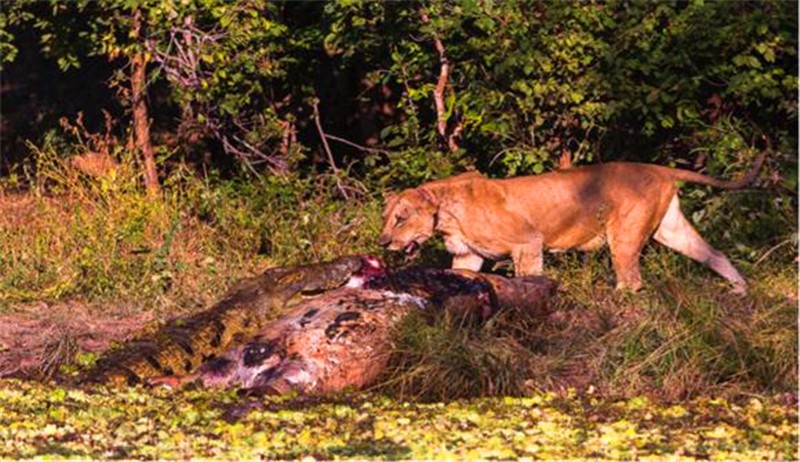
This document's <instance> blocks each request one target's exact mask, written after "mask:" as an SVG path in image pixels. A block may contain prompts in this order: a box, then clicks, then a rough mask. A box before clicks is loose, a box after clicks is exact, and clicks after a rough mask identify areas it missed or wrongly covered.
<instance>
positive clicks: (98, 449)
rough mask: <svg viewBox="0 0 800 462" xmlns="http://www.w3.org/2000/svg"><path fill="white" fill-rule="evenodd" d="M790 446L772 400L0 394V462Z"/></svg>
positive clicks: (772, 454)
mask: <svg viewBox="0 0 800 462" xmlns="http://www.w3.org/2000/svg"><path fill="white" fill-rule="evenodd" d="M797 444H798V425H797V409H796V407H795V405H792V404H787V403H785V402H782V401H781V400H780V399H778V398H765V397H761V398H755V397H754V398H751V399H749V400H745V401H741V402H730V401H726V400H722V399H717V400H715V399H708V398H701V399H695V400H691V401H687V402H683V403H680V404H672V405H669V404H658V403H655V402H652V401H649V400H647V399H645V398H634V399H628V400H618V401H615V400H609V399H599V398H595V397H592V396H576V395H575V394H574V393H573V394H570V393H567V394H565V395H563V396H558V397H557V396H554V395H552V394H540V395H534V396H530V397H525V398H489V399H478V400H470V401H455V402H451V403H449V404H442V403H437V404H419V403H406V402H398V401H393V400H391V399H388V398H385V397H382V396H378V395H374V394H362V395H359V396H357V397H356V396H352V395H339V396H336V397H330V398H326V399H323V400H316V399H308V398H302V397H299V398H298V397H282V398H272V397H271V398H261V399H255V398H246V397H239V396H237V395H236V394H235V393H233V392H210V391H198V390H188V391H179V392H176V391H169V390H163V389H157V390H146V391H145V390H143V389H141V388H138V387H136V388H127V389H121V390H111V389H105V388H99V389H94V390H90V391H85V390H78V389H70V388H59V387H53V386H46V385H41V384H37V383H34V382H25V381H17V380H4V381H2V382H0V457H3V458H36V457H41V458H55V459H63V458H82V459H86V458H134V459H153V458H167V459H173V458H214V459H254V458H268V459H284V458H291V459H296V458H316V459H338V458H357V459H406V458H412V459H511V458H531V459H552V458H557V459H573V458H580V459H585V458H598V459H640V460H641V459H659V460H662V459H709V458H710V459H715V460H720V459H724V460H730V459H737V460H743V459H748V460H752V459H768V460H796V459H797V456H798V454H797Z"/></svg>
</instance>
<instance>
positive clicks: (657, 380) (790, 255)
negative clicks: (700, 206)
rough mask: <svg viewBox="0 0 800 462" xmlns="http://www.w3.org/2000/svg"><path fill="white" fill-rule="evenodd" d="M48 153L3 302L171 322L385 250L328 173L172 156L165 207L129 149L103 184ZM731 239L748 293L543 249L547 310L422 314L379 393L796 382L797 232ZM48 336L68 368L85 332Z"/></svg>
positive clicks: (690, 265) (689, 391)
mask: <svg viewBox="0 0 800 462" xmlns="http://www.w3.org/2000/svg"><path fill="white" fill-rule="evenodd" d="M37 158H38V159H39V165H38V176H37V184H38V187H37V189H36V190H35V191H31V192H28V193H26V194H17V193H11V192H10V191H9V190H5V191H3V190H2V183H0V312H3V311H5V312H11V311H14V310H17V309H21V308H20V307H22V306H23V305H25V304H29V303H31V302H37V303H39V302H53V301H80V302H81V303H84V302H85V303H91V304H94V306H98V305H102V304H106V305H108V304H112V305H115V306H122V307H126V308H125V309H126V310H127V311H126V314H127V315H129V316H133V315H137V314H141V313H153V312H154V313H155V316H156V317H164V316H175V315H177V314H180V313H183V312H186V311H194V310H197V309H199V308H201V307H204V306H208V305H209V304H210V303H211V302H213V301H214V300H215V299H217V298H218V297H219V296H220V295H221V294H222V293H223V292H224V291H225V290H227V288H228V287H230V285H231V284H232V283H233V282H235V281H236V280H238V279H240V278H242V277H244V276H247V275H251V274H253V273H256V272H259V271H261V270H263V269H264V268H266V267H268V266H272V265H279V264H286V263H291V262H309V261H318V260H322V259H327V258H330V257H333V256H336V255H341V254H348V253H358V252H376V251H377V250H378V249H377V245H376V242H377V234H378V232H379V229H378V228H379V226H380V219H379V212H380V202H379V201H378V200H376V199H372V198H369V197H364V196H362V197H360V198H359V199H355V200H350V201H342V200H340V199H338V198H337V197H336V188H335V187H334V186H333V185H332V184H331V183H330V182H329V180H330V179H324V178H323V179H322V180H314V181H311V180H304V179H301V178H283V179H280V178H271V179H266V180H254V181H250V182H242V181H238V182H237V181H223V180H220V179H214V178H203V179H201V178H199V177H198V175H196V174H194V173H193V172H191V171H189V170H188V169H186V168H185V167H177V168H174V169H173V170H172V171H171V172H170V174H169V176H168V177H167V178H166V179H165V181H164V188H163V194H162V196H161V197H159V198H157V199H155V200H153V199H152V198H148V197H147V195H146V193H145V192H144V191H143V188H141V187H140V184H139V178H138V177H137V176H136V175H135V174H134V173H133V172H135V171H136V169H135V168H133V167H134V166H133V164H132V161H131V160H130V159H126V158H124V156H123V157H122V158H121V159H120V165H119V167H118V168H116V169H115V170H114V171H113V172H112V173H110V174H109V175H107V176H102V177H88V176H86V175H83V174H81V173H80V171H77V170H75V169H74V168H72V167H70V162H69V161H68V160H67V159H64V158H61V157H59V156H57V155H56V154H55V151H54V150H53V149H51V148H42V149H41V150H39V151H38V157H37ZM727 206H728V207H729V208H732V206H730V205H727ZM793 213H794V216H796V212H793ZM774 215H776V216H777V217H778V218H774V219H773V220H772V221H770V223H771V226H778V225H781V226H780V229H781V230H782V231H780V233H783V234H786V231H785V230H786V229H796V225H794V224H792V223H793V222H792V217H791V216H781V215H780V214H774ZM739 223H741V226H738V225H737V226H738V227H733V226H731V229H730V230H726V232H727V231H731V233H734V237H736V238H737V239H739V238H740V236H741V235H745V236H746V235H748V233H749V232H750V231H748V230H750V229H751V228H752V226H751V225H750V224H749V223H748V222H747V221H746V220H739ZM776 229H777V228H776ZM718 232H719V230H714V229H711V230H706V231H705V232H704V234H706V235H710V236H715V235H717V234H716V233H718ZM736 233H739V234H736ZM758 233H759V234H758V235H759V236H760V235H764V234H765V233H766V232H765V231H764V230H763V229H761V230H759V232H758ZM767 234H768V233H767ZM778 237H780V236H778ZM780 238H781V240H785V239H786V238H785V236H784V237H780ZM736 242H737V244H736V249H740V248H741V249H744V250H742V251H741V252H740V251H739V250H736V256H738V258H737V259H736V264H737V265H738V266H740V267H741V269H742V270H743V272H744V274H745V276H746V277H747V278H748V280H749V281H750V283H751V287H752V291H751V295H750V296H749V297H747V298H744V299H740V298H737V297H734V296H732V295H730V294H729V291H728V288H727V286H726V285H725V284H724V282H723V281H722V280H721V279H720V278H718V277H717V276H716V275H714V274H712V273H710V272H709V271H708V270H707V269H705V268H704V267H702V266H701V265H699V264H697V263H695V262H691V261H689V260H688V259H686V258H683V257H681V256H678V255H676V254H674V253H671V252H669V251H668V250H664V249H659V248H658V247H653V246H651V247H649V248H648V249H647V250H646V252H645V255H644V257H643V259H642V261H643V274H644V279H645V283H646V288H645V289H644V290H643V291H642V292H640V293H638V294H635V295H632V294H621V293H617V292H616V291H614V290H613V272H612V271H611V270H610V268H611V266H610V261H609V260H610V259H609V257H608V254H607V252H599V253H597V254H588V255H587V254H566V255H561V256H558V257H549V256H548V261H547V265H546V266H547V272H548V274H549V275H550V276H552V277H553V278H555V279H557V280H559V282H560V284H561V286H560V290H559V295H558V297H557V298H556V299H555V300H554V302H553V306H552V312H551V313H550V314H549V315H547V316H544V317H538V318H533V317H531V316H530V315H529V314H525V313H521V312H515V311H507V312H503V313H500V314H499V315H498V316H497V317H496V318H495V319H493V320H492V321H491V322H489V323H487V324H486V325H484V326H469V327H465V326H462V325H459V324H458V323H455V324H454V322H453V320H449V319H445V318H442V319H434V320H430V319H423V318H421V317H420V318H415V317H413V318H410V319H409V320H408V321H407V322H406V323H405V324H404V325H403V326H402V327H401V329H400V330H399V331H398V337H397V354H396V355H395V357H394V358H393V361H392V366H393V367H392V369H391V370H390V372H389V373H388V374H387V376H386V377H385V382H384V384H383V388H384V389H385V390H391V391H393V392H395V393H398V394H400V395H402V396H404V397H409V398H419V399H428V400H431V399H433V400H444V399H452V398H457V397H467V396H479V395H520V394H527V393H530V392H531V391H532V390H566V389H570V388H576V389H579V390H594V391H595V392H597V393H606V394H609V395H623V396H637V395H641V394H649V395H652V396H657V397H660V398H665V399H669V400H681V399H686V398H690V397H694V396H698V395H701V394H707V393H715V394H720V393H722V394H731V395H737V394H771V393H784V392H791V393H795V392H796V388H797V361H798V360H797V357H798V348H797V344H798V340H797V339H798V333H797V302H798V299H797V291H798V285H797V277H798V271H797V263H796V258H797V257H796V255H797V246H796V240H795V241H791V240H789V241H788V242H789V244H786V245H781V246H779V247H777V248H776V246H775V244H776V242H774V241H769V242H766V243H761V244H759V243H758V242H756V243H753V242H747V241H744V240H742V241H736ZM725 245H728V246H733V244H731V243H727V244H725ZM427 250H429V251H427V252H425V254H424V255H423V257H424V260H423V261H422V263H424V264H426V265H438V266H444V265H446V263H447V262H446V258H447V256H446V255H444V254H443V253H442V252H441V251H440V250H441V249H439V251H435V250H436V245H433V246H428V247H427ZM431 250H433V251H431ZM723 250H725V251H726V253H727V252H729V251H730V250H731V249H729V248H725V247H723ZM754 262H758V263H757V264H755V263H754ZM70 335H72V337H70ZM51 339H52V341H51V342H49V343H50V347H49V350H47V352H44V350H43V353H42V355H40V356H41V357H42V358H47V357H50V358H53V361H54V364H55V362H59V361H64V359H63V356H64V355H65V354H66V355H69V354H71V352H73V351H74V348H75V344H76V337H75V334H74V333H69V332H61V333H59V332H55V331H54V333H53V335H51ZM78 340H80V338H78ZM46 343H47V342H44V343H42V342H40V343H39V345H40V346H42V348H44V347H45V344H46ZM78 344H79V346H80V342H79V341H78ZM81 348H83V347H81ZM37 351H38V350H37ZM48 355H49V356H48ZM59 358H60V359H59ZM12 362H13V361H12Z"/></svg>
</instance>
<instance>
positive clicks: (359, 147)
mask: <svg viewBox="0 0 800 462" xmlns="http://www.w3.org/2000/svg"><path fill="white" fill-rule="evenodd" d="M325 138H328V139H329V140H333V141H338V142H339V143H342V144H346V145H348V146H351V147H354V148H356V149H360V150H361V151H364V152H374V153H376V154H386V155H389V154H391V153H392V152H391V151H387V150H385V149H377V148H368V147H366V146H362V145H360V144H356V143H353V142H352V141H349V140H346V139H344V138H339V137H338V136H333V135H329V134H327V133H326V134H325Z"/></svg>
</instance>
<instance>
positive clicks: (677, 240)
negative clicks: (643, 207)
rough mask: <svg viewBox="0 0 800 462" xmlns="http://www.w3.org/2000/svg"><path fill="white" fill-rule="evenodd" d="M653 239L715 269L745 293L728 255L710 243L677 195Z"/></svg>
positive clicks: (742, 283)
mask: <svg viewBox="0 0 800 462" xmlns="http://www.w3.org/2000/svg"><path fill="white" fill-rule="evenodd" d="M654 238H655V240H656V241H658V242H660V243H662V244H664V245H665V246H667V247H669V248H670V249H673V250H675V251H677V252H680V253H681V254H683V255H686V256H687V257H689V258H691V259H693V260H696V261H698V262H700V263H703V264H704V265H706V266H708V267H709V268H711V269H712V270H714V271H715V272H716V273H717V274H719V275H720V276H722V277H724V278H725V279H727V280H728V281H730V283H731V284H733V292H734V293H736V294H740V295H746V294H747V283H746V282H745V280H744V278H743V277H742V275H741V274H739V272H738V271H737V270H736V268H735V267H734V266H733V265H732V264H731V262H730V261H729V260H728V258H727V257H726V256H725V255H724V254H723V253H722V252H720V251H718V250H716V249H715V248H713V247H711V246H710V245H709V244H708V243H707V242H706V241H705V240H704V239H703V238H702V236H700V234H699V233H698V232H697V230H696V229H694V227H693V226H692V225H691V223H689V220H687V219H686V217H685V216H684V215H683V213H682V212H681V208H680V204H679V202H678V195H677V194H676V195H675V196H673V198H672V201H671V202H670V203H669V207H668V208H667V213H666V214H665V215H664V218H663V219H662V220H661V224H660V225H659V226H658V229H657V230H656V233H655V236H654Z"/></svg>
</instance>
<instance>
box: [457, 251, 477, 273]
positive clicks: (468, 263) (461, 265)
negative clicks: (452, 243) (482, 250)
mask: <svg viewBox="0 0 800 462" xmlns="http://www.w3.org/2000/svg"><path fill="white" fill-rule="evenodd" d="M481 266H483V258H482V257H481V256H480V255H475V254H474V253H467V254H463V255H453V265H452V268H453V269H463V270H470V271H475V272H476V273H478V272H480V270H481Z"/></svg>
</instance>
